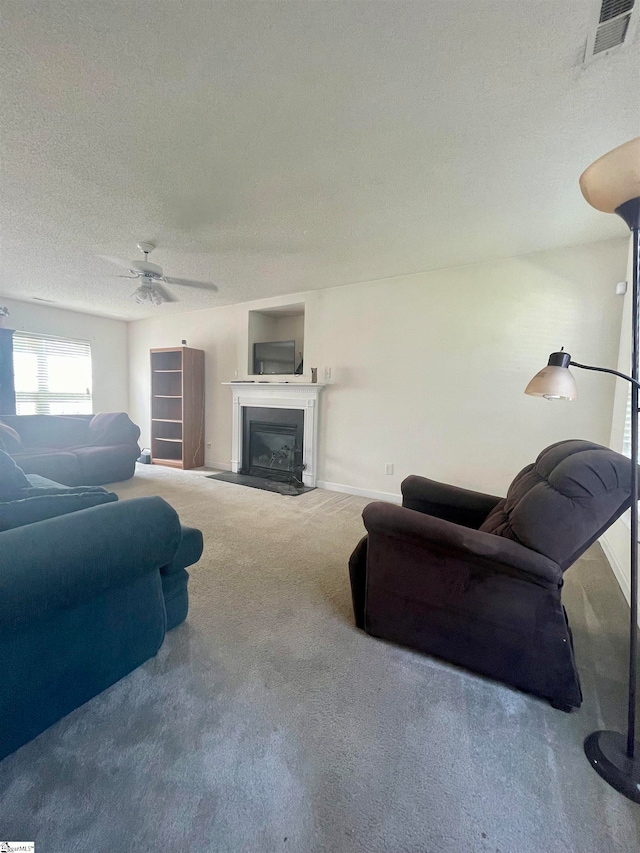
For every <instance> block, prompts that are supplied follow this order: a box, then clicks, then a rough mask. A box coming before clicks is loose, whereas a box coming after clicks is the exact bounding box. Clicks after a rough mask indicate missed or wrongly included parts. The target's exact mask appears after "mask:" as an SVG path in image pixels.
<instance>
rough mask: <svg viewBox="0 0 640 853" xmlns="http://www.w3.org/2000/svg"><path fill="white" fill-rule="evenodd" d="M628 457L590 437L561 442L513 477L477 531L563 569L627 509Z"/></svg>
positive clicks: (629, 466) (629, 469) (629, 473)
mask: <svg viewBox="0 0 640 853" xmlns="http://www.w3.org/2000/svg"><path fill="white" fill-rule="evenodd" d="M630 482H631V461H630V460H629V459H627V457H626V456H622V455H621V454H620V453H616V452H615V451H613V450H610V449H609V448H607V447H602V446H601V445H599V444H594V443H592V442H590V441H581V440H574V441H561V442H558V443H557V444H552V445H551V446H550V447H547V448H546V450H543V451H542V453H541V454H540V455H539V456H538V458H537V460H536V461H535V463H534V464H533V465H527V467H526V468H524V469H523V470H522V471H521V472H520V473H519V474H518V475H517V477H516V478H515V480H514V481H513V483H512V484H511V486H510V487H509V491H508V492H507V497H506V498H505V499H504V500H502V501H500V503H499V504H497V506H496V507H495V508H494V509H493V510H492V511H491V512H490V513H489V515H488V516H487V518H486V519H485V521H484V523H483V524H482V525H481V526H480V530H481V531H484V532H485V533H493V534H495V535H496V536H504V537H505V538H507V539H512V540H513V541H515V542H519V543H520V544H521V545H524V546H525V547H526V548H531V549H532V550H534V551H537V552H538V553H539V554H544V555H545V556H546V557H549V559H551V560H553V561H554V562H556V563H558V565H559V566H560V567H561V568H562V569H566V568H568V567H569V566H570V565H571V564H572V563H573V562H574V561H575V560H577V558H578V557H579V556H580V554H582V553H583V552H584V551H585V550H586V549H587V548H588V547H589V545H591V544H592V543H593V542H595V540H596V539H598V537H599V536H600V535H601V534H602V533H603V532H604V531H605V530H606V528H607V527H608V526H609V525H610V524H611V523H612V521H614V520H615V519H616V518H618V517H619V516H620V515H622V513H623V512H624V511H625V510H626V509H628V507H629V505H630V501H629V492H630Z"/></svg>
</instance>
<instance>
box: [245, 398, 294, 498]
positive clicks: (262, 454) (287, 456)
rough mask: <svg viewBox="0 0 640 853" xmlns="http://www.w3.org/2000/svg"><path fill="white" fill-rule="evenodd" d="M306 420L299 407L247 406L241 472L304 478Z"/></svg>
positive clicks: (277, 478)
mask: <svg viewBox="0 0 640 853" xmlns="http://www.w3.org/2000/svg"><path fill="white" fill-rule="evenodd" d="M303 423H304V415H303V413H302V411H301V410H299V409H298V410H296V409H267V408H259V407H246V408H245V409H244V422H243V442H242V443H243V454H242V471H241V473H243V474H252V475H253V476H258V477H267V478H271V479H275V480H282V481H285V482H288V481H291V480H299V481H301V480H302V441H303V434H304V433H303Z"/></svg>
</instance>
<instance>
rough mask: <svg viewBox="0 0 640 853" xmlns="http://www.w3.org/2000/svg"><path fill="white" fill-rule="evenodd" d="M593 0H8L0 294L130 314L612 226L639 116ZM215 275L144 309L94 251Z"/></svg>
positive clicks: (560, 242)
mask: <svg viewBox="0 0 640 853" xmlns="http://www.w3.org/2000/svg"><path fill="white" fill-rule="evenodd" d="M598 6H599V2H598V0H594V2H592V0H563V2H557V0H535V2H533V3H524V2H520V0H494V1H493V2H492V0H456V2H448V0H433V2H427V0H410V2H402V0H396V2H381V3H378V2H374V0H360V2H350V0H338V2H324V0H323V1H322V2H315V1H314V0H308V2H307V0H299V2H284V0H283V2H280V1H278V2H268V0H259V2H252V3H249V2H242V1H241V0H236V2H220V3H218V2H212V0H184V2H176V0H146V2H145V1H144V0H109V2H104V0H56V2H50V0H42V2H35V0H4V2H3V3H2V10H1V11H2V24H1V34H0V40H1V43H0V48H1V51H0V52H1V56H2V58H1V63H2V67H1V68H0V74H1V79H2V83H1V88H2V112H1V114H0V122H1V127H2V140H1V145H2V147H1V155H2V161H1V166H2V185H1V187H0V189H1V198H0V218H1V219H0V225H1V238H2V245H1V250H2V252H1V256H0V293H2V294H3V295H6V296H12V297H14V298H17V299H32V298H34V297H40V298H44V299H51V300H55V301H56V303H57V304H58V305H59V306H60V307H69V308H74V309H76V310H80V311H88V312H91V313H96V314H105V315H108V316H120V317H126V318H135V317H143V316H149V315H151V314H155V313H157V312H159V311H161V312H164V313H167V312H174V311H184V310H193V309H197V308H202V307H207V306H210V305H222V304H226V303H230V302H239V301H244V300H249V299H257V298H261V297H265V296H272V295H276V294H281V293H292V292H297V291H303V290H309V289H315V288H322V287H331V286H334V285H339V284H345V283H348V282H355V281H365V280H369V279H377V278H383V277H387V276H395V275H400V274H403V273H408V272H415V271H420V270H427V269H435V268H439V267H447V266H455V265H458V264H466V263H470V262H475V261H481V260H487V259H492V258H499V257H506V256H510V255H517V254H523V253H527V252H533V251H537V250H540V249H545V248H551V247H555V246H566V245H572V244H577V243H583V242H589V241H593V240H599V239H605V238H608V237H613V236H619V235H622V234H624V233H625V226H624V225H623V224H622V222H620V221H618V220H617V217H609V216H605V215H603V214H599V213H596V212H595V211H592V210H591V209H590V208H589V207H588V206H587V205H586V203H585V202H584V201H583V200H582V197H581V195H580V192H579V189H578V176H579V174H580V172H581V171H582V169H583V168H584V167H585V166H586V165H588V164H589V163H590V162H591V161H592V160H594V159H595V158H596V157H598V156H599V155H600V154H602V153H604V152H605V151H607V150H609V149H610V148H612V147H614V146H616V145H618V144H620V143H622V142H624V141H625V140H627V139H629V138H630V137H632V136H635V135H637V134H638V133H639V132H640V106H639V101H638V82H639V66H638V45H637V40H636V44H635V45H632V46H631V47H630V48H623V49H622V50H621V51H619V52H618V53H617V54H613V55H611V56H610V57H608V58H606V59H601V60H599V61H595V62H593V63H592V64H591V65H589V66H587V67H582V66H581V63H580V60H581V55H582V51H583V49H584V44H585V40H586V35H587V30H588V28H589V27H590V26H592V25H593V23H594V22H595V20H596V19H597V10H598ZM141 239H147V240H149V239H150V240H154V241H155V242H156V243H157V247H158V248H157V250H156V252H155V253H154V255H153V257H152V260H153V261H155V262H156V263H159V264H161V265H162V266H163V267H164V270H165V274H166V275H169V276H180V277H183V278H191V279H199V280H210V281H213V282H214V283H215V284H216V285H217V287H218V292H217V293H208V292H203V291H202V290H193V291H190V290H186V289H184V288H172V290H173V292H174V293H175V295H176V296H179V297H180V301H179V302H177V303H175V304H172V305H163V306H162V307H161V308H148V307H142V306H136V305H135V304H134V303H133V301H132V300H131V299H130V293H131V291H132V290H133V287H132V282H129V281H125V280H122V279H119V278H117V277H116V276H117V274H118V273H119V272H122V270H118V269H117V268H115V267H113V266H112V265H111V264H110V263H109V262H108V261H105V260H103V259H100V258H99V257H98V255H101V254H107V255H118V256H120V257H123V258H132V257H133V258H135V257H138V252H137V250H136V248H135V246H136V242H137V241H138V240H141Z"/></svg>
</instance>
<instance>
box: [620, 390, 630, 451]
mask: <svg viewBox="0 0 640 853" xmlns="http://www.w3.org/2000/svg"><path fill="white" fill-rule="evenodd" d="M622 452H623V453H624V455H625V456H631V385H629V393H628V395H627V408H626V411H625V414H624V433H623V434H622Z"/></svg>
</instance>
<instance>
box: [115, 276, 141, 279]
mask: <svg viewBox="0 0 640 853" xmlns="http://www.w3.org/2000/svg"><path fill="white" fill-rule="evenodd" d="M118 278H131V279H133V278H140V276H138V275H119V276H118Z"/></svg>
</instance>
